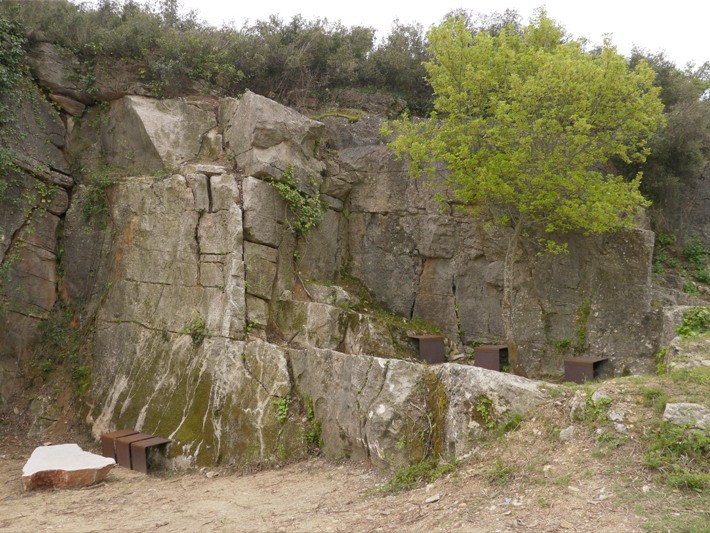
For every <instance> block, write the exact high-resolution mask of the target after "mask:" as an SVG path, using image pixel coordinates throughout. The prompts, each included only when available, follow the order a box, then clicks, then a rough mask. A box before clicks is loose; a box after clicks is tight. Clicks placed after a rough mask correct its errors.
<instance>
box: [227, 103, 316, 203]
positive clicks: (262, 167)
mask: <svg viewBox="0 0 710 533" xmlns="http://www.w3.org/2000/svg"><path fill="white" fill-rule="evenodd" d="M220 114H221V117H222V118H221V122H222V126H223V128H224V142H225V145H226V147H227V152H228V154H231V155H233V156H234V157H235V158H236V161H237V165H238V166H239V168H240V169H241V170H242V171H243V172H244V173H245V174H247V175H250V176H254V177H257V178H263V177H271V178H273V179H276V180H281V179H283V175H284V173H285V172H286V171H287V170H288V169H291V170H292V173H293V178H294V179H295V180H296V181H297V183H298V185H299V188H300V189H301V190H303V191H304V192H307V193H308V194H311V195H315V194H316V193H318V191H319V189H320V183H321V180H322V178H321V172H322V171H323V169H324V165H323V163H322V162H320V161H318V160H317V159H316V158H315V157H314V154H315V151H316V147H317V144H318V143H320V140H321V137H322V135H323V131H324V128H323V124H321V123H320V122H316V121H315V120H311V119H309V118H307V117H305V116H303V115H301V114H300V113H298V112H296V111H294V110H293V109H290V108H288V107H285V106H282V105H281V104H278V103H276V102H274V101H273V100H269V99H268V98H265V97H263V96H259V95H257V94H254V93H252V92H250V91H247V92H246V93H245V94H244V96H242V98H241V99H239V100H228V101H227V102H226V103H225V104H224V105H222V108H221V110H220Z"/></svg>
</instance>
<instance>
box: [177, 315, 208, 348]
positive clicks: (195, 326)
mask: <svg viewBox="0 0 710 533" xmlns="http://www.w3.org/2000/svg"><path fill="white" fill-rule="evenodd" d="M180 333H181V334H182V335H189V336H190V337H191V338H192V344H194V345H195V346H199V345H200V344H202V341H204V340H205V337H207V334H208V333H207V326H206V324H205V319H204V318H203V317H202V315H200V314H199V313H197V312H195V313H194V314H193V317H192V319H191V320H190V321H189V322H188V323H187V324H185V326H184V327H183V328H182V329H181V330H180Z"/></svg>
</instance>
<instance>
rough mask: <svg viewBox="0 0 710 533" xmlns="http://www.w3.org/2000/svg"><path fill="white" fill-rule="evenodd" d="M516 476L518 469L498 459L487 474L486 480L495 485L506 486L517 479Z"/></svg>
mask: <svg viewBox="0 0 710 533" xmlns="http://www.w3.org/2000/svg"><path fill="white" fill-rule="evenodd" d="M516 474H517V467H515V466H514V465H511V464H508V463H506V462H504V461H503V460H502V459H500V458H498V459H496V462H495V463H493V466H492V467H491V468H490V469H489V470H488V471H487V472H486V479H487V480H488V482H489V483H491V484H493V485H500V486H505V485H508V484H509V483H510V482H511V481H513V479H515V476H516Z"/></svg>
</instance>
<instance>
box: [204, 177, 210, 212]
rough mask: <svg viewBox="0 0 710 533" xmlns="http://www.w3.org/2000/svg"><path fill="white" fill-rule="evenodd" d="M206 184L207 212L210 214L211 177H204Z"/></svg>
mask: <svg viewBox="0 0 710 533" xmlns="http://www.w3.org/2000/svg"><path fill="white" fill-rule="evenodd" d="M205 182H206V184H207V212H208V213H211V212H212V176H205Z"/></svg>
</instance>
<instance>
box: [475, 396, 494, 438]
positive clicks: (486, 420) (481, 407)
mask: <svg viewBox="0 0 710 533" xmlns="http://www.w3.org/2000/svg"><path fill="white" fill-rule="evenodd" d="M475 409H476V412H477V413H478V414H479V415H480V417H481V419H482V422H483V424H482V425H483V427H485V428H486V429H488V430H491V429H495V427H496V420H495V418H494V417H493V400H491V399H490V398H488V397H486V396H481V397H480V398H479V400H478V403H477V404H476V407H475Z"/></svg>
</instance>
